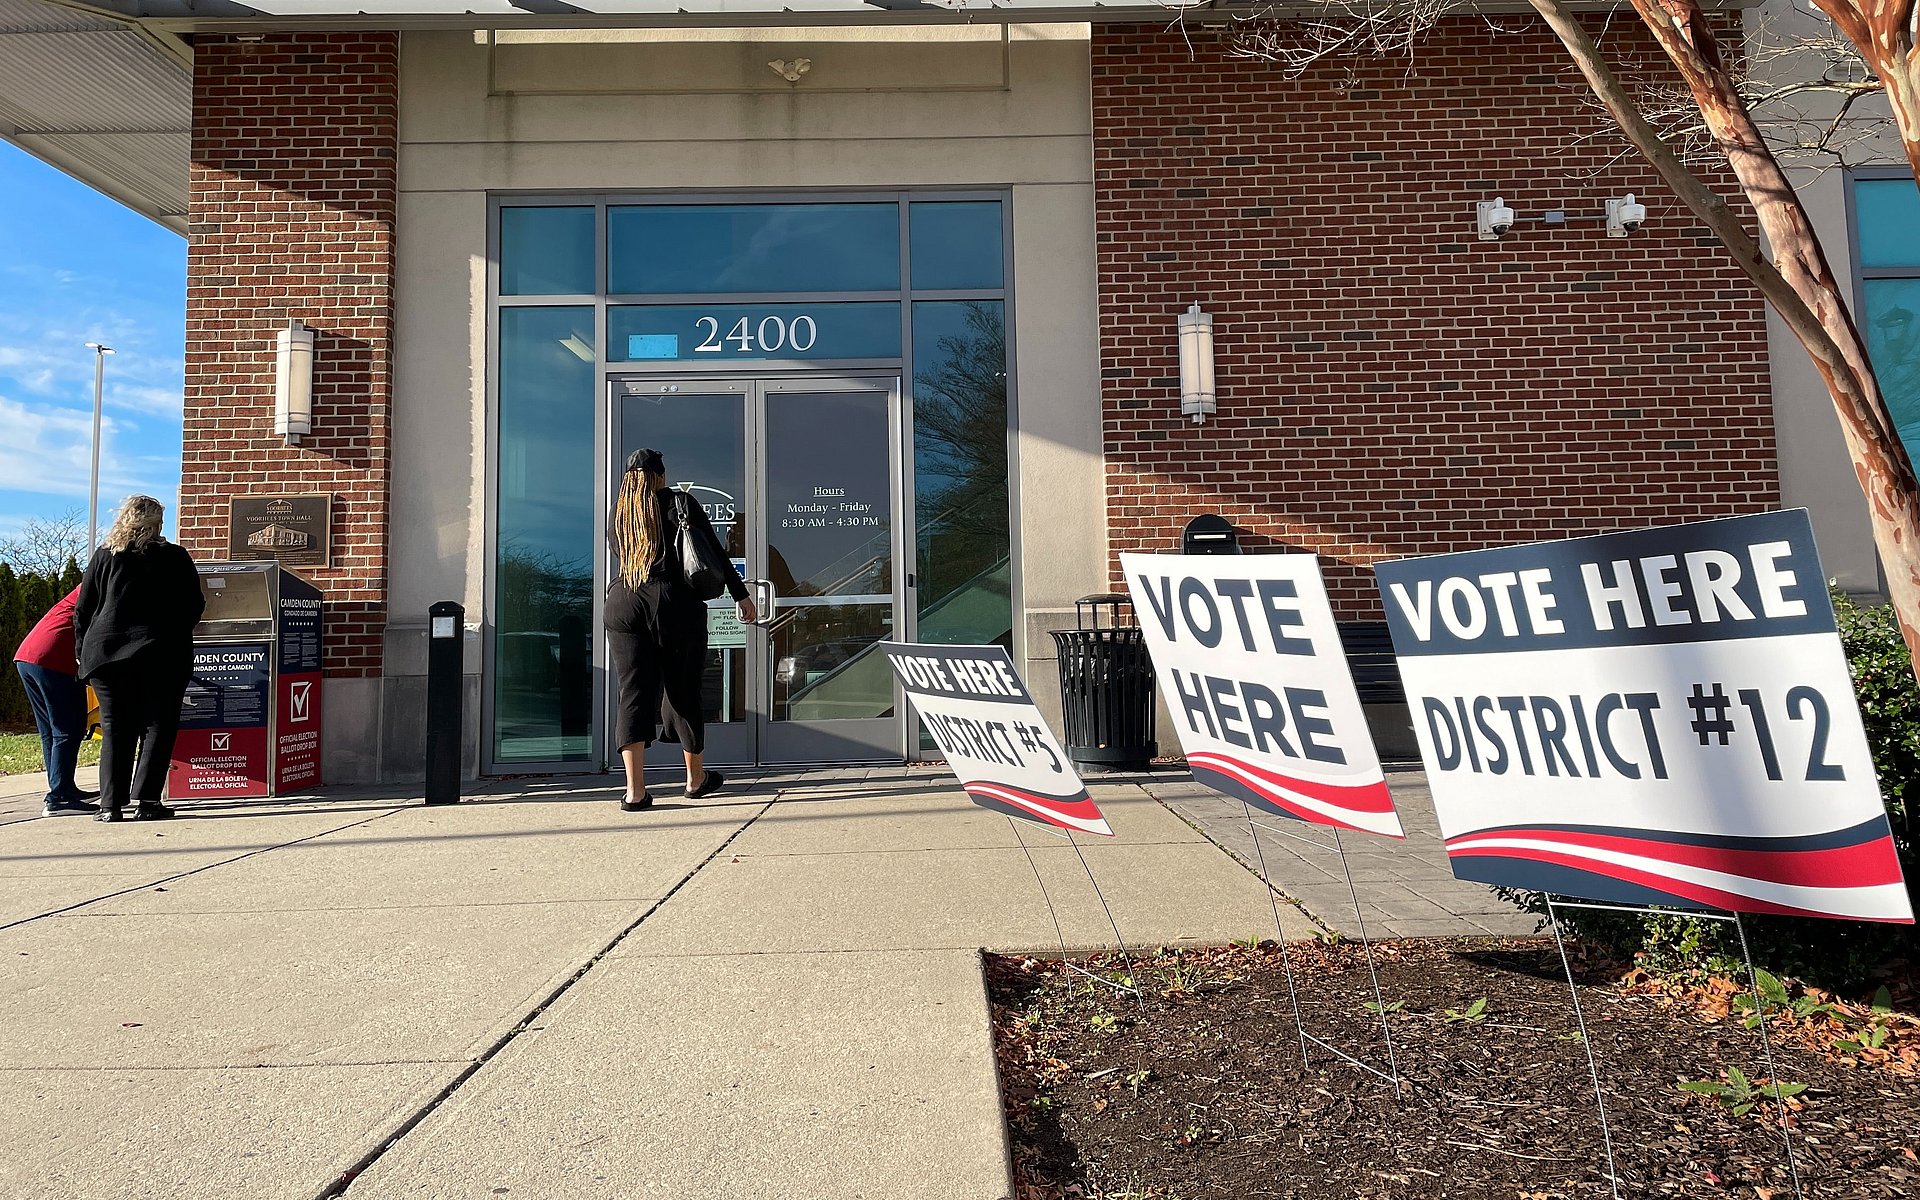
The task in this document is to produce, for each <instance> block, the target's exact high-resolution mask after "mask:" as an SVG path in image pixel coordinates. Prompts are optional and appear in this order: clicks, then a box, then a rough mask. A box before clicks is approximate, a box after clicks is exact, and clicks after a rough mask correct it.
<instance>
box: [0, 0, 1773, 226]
mask: <svg viewBox="0 0 1920 1200" xmlns="http://www.w3.org/2000/svg"><path fill="white" fill-rule="evenodd" d="M1756 3H1759V0H1721V2H1720V3H1717V4H1716V3H1713V2H1712V0H1709V7H1713V8H1723V9H1737V8H1744V7H1748V6H1750V5H1752V4H1756ZM1624 4H1625V0H1575V2H1574V3H1573V5H1572V7H1574V8H1576V9H1579V10H1582V11H1609V10H1613V9H1617V8H1621V7H1623V6H1624ZM1314 8H1315V6H1314V5H1312V4H1311V3H1304V4H1303V3H1294V2H1289V0H1278V3H1255V2H1254V0H250V2H247V3H242V2H241V0H0V139H4V140H6V141H9V142H11V143H13V144H14V145H16V146H19V147H20V148H21V149H23V150H25V151H26V152H27V153H29V154H31V155H33V156H34V157H36V158H38V159H40V160H42V161H43V162H46V163H49V164H51V165H52V166H54V167H57V168H58V169H60V170H62V171H65V172H66V173H67V174H69V175H72V176H73V177H75V178H76V179H79V180H80V181H81V182H83V183H85V184H87V185H88V186H90V187H92V188H94V189H95V190H97V191H100V192H102V193H104V194H106V195H108V196H111V197H112V198H114V199H115V200H118V201H119V202H120V203H122V204H125V205H127V206H128V207H129V208H131V209H133V210H134V211H136V212H139V213H142V214H144V215H146V216H148V217H151V218H153V219H154V220H155V221H158V222H159V223H161V224H163V225H165V226H167V227H168V228H170V229H173V230H175V231H176V232H179V233H185V232H186V231H187V167H188V161H189V158H190V157H191V138H192V130H191V125H192V112H193V80H192V72H193V51H192V47H191V44H190V39H191V37H192V36H193V35H194V34H219V33H226V34H249V33H268V32H273V31H275V30H288V31H291V30H313V31H321V30H355V29H397V30H409V29H421V30H425V29H493V30H513V29H566V28H581V29H594V28H660V29H667V28H685V27H701V26H707V27H731V28H743V27H744V28H755V27H763V28H780V27H793V26H803V27H804V26H812V27H826V26H837V25H887V24H929V23H945V22H966V23H978V24H989V23H991V24H1043V23H1058V22H1071V23H1076V24H1085V23H1095V22H1103V23H1104V22H1140V23H1146V22H1152V23H1160V24H1173V23H1176V22H1182V21H1184V22H1188V23H1192V24H1198V25H1220V24H1225V23H1228V22H1231V21H1235V20H1238V19H1244V18H1245V17H1248V16H1252V15H1254V14H1255V13H1258V14H1259V15H1262V16H1273V15H1278V14H1280V13H1283V12H1295V13H1304V12H1311V11H1313V10H1314ZM1461 11H1462V12H1463V13H1467V12H1480V13H1499V12H1523V11H1531V10H1530V9H1529V7H1528V5H1527V3H1526V0H1478V2H1475V0H1465V2H1464V3H1463V4H1462V6H1461Z"/></svg>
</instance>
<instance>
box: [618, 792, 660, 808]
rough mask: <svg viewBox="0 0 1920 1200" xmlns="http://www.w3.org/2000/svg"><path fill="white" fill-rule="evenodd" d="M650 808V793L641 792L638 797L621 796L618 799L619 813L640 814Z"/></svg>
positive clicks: (651, 803) (651, 799)
mask: <svg viewBox="0 0 1920 1200" xmlns="http://www.w3.org/2000/svg"><path fill="white" fill-rule="evenodd" d="M652 807H653V795H652V793H650V792H641V793H640V794H639V795H638V796H622V797H621V798H620V811H621V812H641V811H643V810H645V809H649V808H652Z"/></svg>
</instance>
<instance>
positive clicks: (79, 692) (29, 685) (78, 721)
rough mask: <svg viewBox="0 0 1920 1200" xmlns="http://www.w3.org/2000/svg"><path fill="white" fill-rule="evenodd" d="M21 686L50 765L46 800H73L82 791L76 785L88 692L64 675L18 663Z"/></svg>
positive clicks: (48, 765) (83, 736) (42, 750)
mask: <svg viewBox="0 0 1920 1200" xmlns="http://www.w3.org/2000/svg"><path fill="white" fill-rule="evenodd" d="M13 665H14V666H15V667H16V668H18V669H19V671H20V682H21V683H22V684H24V685H25V686H26V689H27V703H29V704H31V705H33V723H34V724H35V725H37V726H39V727H40V753H41V755H42V756H44V759H45V761H46V764H47V798H48V799H49V800H73V799H76V798H78V796H79V795H80V788H79V786H78V785H77V784H75V783H74V782H73V771H74V767H75V766H76V765H77V764H78V763H79V760H80V743H81V742H83V741H85V740H86V737H87V689H86V685H84V684H82V683H81V682H80V681H79V680H78V679H76V678H74V677H73V676H71V675H68V674H66V673H65V672H63V671H49V670H48V669H47V668H45V667H37V666H35V665H34V664H32V663H24V662H15V663H14V664H13Z"/></svg>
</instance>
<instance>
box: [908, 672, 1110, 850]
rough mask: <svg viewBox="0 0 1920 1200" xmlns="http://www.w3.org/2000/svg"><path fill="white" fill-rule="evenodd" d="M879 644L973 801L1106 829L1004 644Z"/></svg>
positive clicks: (1076, 826)
mask: <svg viewBox="0 0 1920 1200" xmlns="http://www.w3.org/2000/svg"><path fill="white" fill-rule="evenodd" d="M881 649H882V650H883V651H885V653H886V656H887V660H888V661H889V662H891V663H892V664H893V671H894V674H895V675H896V676H898V677H899V679H900V682H901V684H902V686H904V687H905V688H906V689H907V695H908V696H909V697H911V698H912V700H913V706H914V708H915V709H917V710H918V711H919V713H920V719H921V720H922V721H925V722H926V725H927V731H928V732H929V733H931V734H932V735H933V741H934V744H935V745H937V746H939V747H940V752H941V753H942V754H944V755H946V757H947V766H948V767H949V768H951V769H952V771H953V773H954V774H955V775H956V776H958V777H959V779H960V786H961V787H963V788H965V789H966V790H967V795H969V796H971V797H972V798H973V802H974V803H975V804H978V805H980V806H981V807H983V808H990V809H993V810H994V811H995V812H1001V813H1005V814H1007V815H1008V816H1014V817H1021V818H1024V819H1026V820H1029V821H1038V822H1041V823H1043V824H1047V825H1056V826H1059V827H1060V828H1062V829H1065V830H1068V831H1069V832H1073V831H1077V832H1080V833H1094V834H1099V835H1100V836H1102V837H1112V836H1113V830H1112V829H1110V828H1108V826H1107V822H1106V819H1105V818H1104V817H1102V816H1101V815H1100V810H1099V809H1098V808H1097V807H1095V806H1094V803H1093V797H1091V796H1089V795H1088V794H1087V788H1086V785H1085V784H1083V783H1081V782H1080V776H1079V775H1078V774H1076V773H1075V772H1074V769H1073V765H1072V764H1071V763H1069V762H1068V761H1067V753H1066V751H1065V750H1062V749H1061V748H1060V743H1059V742H1058V741H1057V740H1056V739H1055V738H1054V736H1053V731H1052V730H1050V729H1048V728H1047V722H1046V720H1045V718H1043V717H1041V715H1040V710H1039V709H1038V708H1036V707H1034V703H1033V697H1032V696H1030V695H1028V694H1027V689H1026V685H1025V684H1023V683H1021V682H1020V676H1019V675H1017V674H1015V673H1014V669H1013V660H1012V659H1011V658H1008V657H1007V652H1006V650H1004V649H1003V648H1001V647H999V646H935V645H920V644H916V643H911V642H883V643H881Z"/></svg>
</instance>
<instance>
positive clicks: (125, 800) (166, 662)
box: [88, 649, 193, 808]
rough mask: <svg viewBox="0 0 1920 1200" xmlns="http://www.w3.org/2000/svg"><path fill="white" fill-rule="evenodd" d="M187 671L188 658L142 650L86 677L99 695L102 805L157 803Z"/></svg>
mask: <svg viewBox="0 0 1920 1200" xmlns="http://www.w3.org/2000/svg"><path fill="white" fill-rule="evenodd" d="M192 671H193V660H192V658H191V657H190V656H185V655H182V654H180V653H179V652H178V651H173V652H167V651H161V650H155V649H147V650H142V651H140V652H139V653H137V654H135V655H134V656H133V657H132V658H129V659H126V660H124V661H121V662H114V663H108V664H107V665H106V666H104V667H101V668H100V669H99V670H98V671H96V672H94V674H93V677H92V679H90V680H89V681H88V682H90V683H92V684H93V694H94V695H95V696H97V697H99V699H100V733H101V745H100V807H101V808H124V807H126V805H128V804H129V803H132V804H158V803H160V796H161V792H162V791H163V790H164V789H165V788H166V786H167V764H168V760H169V759H171V758H172V757H173V739H174V735H175V734H176V733H178V732H179V729H180V697H181V696H182V695H184V694H185V692H186V690H187V678H188V676H189V675H191V674H192Z"/></svg>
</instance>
